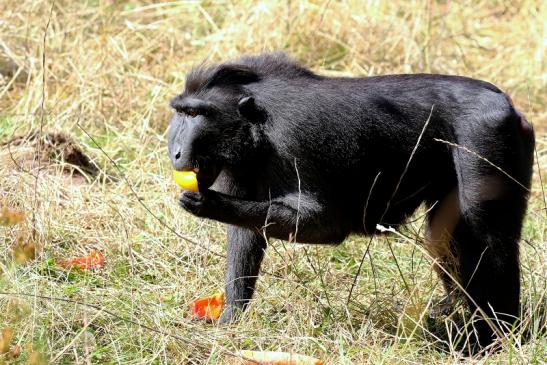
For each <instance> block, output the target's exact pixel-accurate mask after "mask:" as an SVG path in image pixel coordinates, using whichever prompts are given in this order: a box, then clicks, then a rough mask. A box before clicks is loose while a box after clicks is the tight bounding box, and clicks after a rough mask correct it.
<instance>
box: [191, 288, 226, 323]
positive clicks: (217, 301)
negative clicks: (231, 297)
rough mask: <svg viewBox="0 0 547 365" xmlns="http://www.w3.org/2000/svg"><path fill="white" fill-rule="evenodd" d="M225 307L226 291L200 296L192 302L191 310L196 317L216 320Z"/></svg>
mask: <svg viewBox="0 0 547 365" xmlns="http://www.w3.org/2000/svg"><path fill="white" fill-rule="evenodd" d="M223 309H224V293H222V292H218V293H215V294H213V295H211V296H209V297H205V298H199V299H196V300H194V301H193V302H192V305H191V308H190V310H191V311H192V314H193V315H194V316H195V317H196V318H205V319H208V320H213V321H216V320H217V319H218V318H219V317H220V315H221V314H222V310H223Z"/></svg>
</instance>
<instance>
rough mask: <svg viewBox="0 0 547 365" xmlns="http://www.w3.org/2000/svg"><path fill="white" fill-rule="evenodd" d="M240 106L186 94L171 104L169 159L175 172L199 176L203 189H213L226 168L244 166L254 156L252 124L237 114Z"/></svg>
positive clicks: (227, 101) (232, 101)
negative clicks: (187, 172)
mask: <svg viewBox="0 0 547 365" xmlns="http://www.w3.org/2000/svg"><path fill="white" fill-rule="evenodd" d="M246 99H248V98H246ZM240 104H241V103H239V104H238V100H237V99H235V100H234V99H231V98H230V100H227V99H223V100H222V99H218V100H216V101H215V102H211V101H208V100H204V99H201V98H197V97H194V96H187V95H185V94H182V95H179V96H177V97H175V98H174V99H173V100H172V101H171V107H172V108H173V109H174V110H175V113H174V115H173V118H172V119H171V124H170V126H169V135H168V138H169V141H168V148H169V156H170V158H171V162H172V164H173V168H174V169H175V170H179V171H188V170H194V171H196V172H197V179H198V182H199V186H200V188H202V187H203V188H208V187H210V186H211V185H212V184H213V183H214V182H215V180H216V178H217V177H218V175H219V173H220V171H221V170H222V169H223V168H224V167H226V166H238V165H242V164H244V163H245V160H246V159H248V156H250V155H252V152H253V145H254V143H253V138H252V132H251V124H250V123H249V122H248V121H246V120H245V119H244V118H243V117H242V115H241V113H240V111H239V110H238V107H239V106H240Z"/></svg>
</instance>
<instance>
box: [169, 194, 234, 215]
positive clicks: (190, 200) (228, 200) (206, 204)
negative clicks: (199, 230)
mask: <svg viewBox="0 0 547 365" xmlns="http://www.w3.org/2000/svg"><path fill="white" fill-rule="evenodd" d="M233 199H236V198H232V197H229V196H227V195H224V194H221V193H219V192H216V191H214V190H208V189H207V190H204V191H199V192H192V191H185V192H184V193H182V195H181V196H180V199H179V204H180V206H181V207H182V208H184V209H185V210H186V211H188V212H190V213H192V214H193V215H196V216H198V217H202V218H209V219H215V220H222V218H223V215H224V214H226V212H227V211H228V210H229V206H230V205H231V204H232V203H233V202H232V200H233Z"/></svg>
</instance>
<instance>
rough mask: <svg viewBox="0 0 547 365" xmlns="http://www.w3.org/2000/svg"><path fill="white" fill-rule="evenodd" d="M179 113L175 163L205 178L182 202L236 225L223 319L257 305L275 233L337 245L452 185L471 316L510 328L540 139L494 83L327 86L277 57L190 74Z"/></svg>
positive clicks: (173, 135)
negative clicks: (478, 313) (476, 313)
mask: <svg viewBox="0 0 547 365" xmlns="http://www.w3.org/2000/svg"><path fill="white" fill-rule="evenodd" d="M171 105H172V106H173V108H174V109H175V110H176V111H177V113H176V114H175V116H174V117H173V119H172V121H171V126H170V134H169V151H170V156H171V159H172V162H173V166H174V168H175V169H179V170H184V169H193V168H195V167H199V169H200V170H199V173H198V181H199V185H200V192H199V193H191V192H187V193H184V194H183V195H182V196H181V198H180V204H181V205H182V207H183V208H184V209H186V210H187V211H189V212H191V213H193V214H195V215H197V216H200V217H204V218H209V219H215V220H218V221H221V222H224V223H227V224H228V225H229V228H228V268H227V274H226V302H227V309H226V310H225V312H224V314H223V315H222V317H221V322H227V321H230V320H232V319H234V318H235V317H236V312H237V311H236V309H244V308H245V307H246V305H247V303H248V301H249V300H250V298H251V296H252V294H253V290H254V285H255V282H256V277H257V275H258V272H259V266H260V263H261V260H262V257H263V250H264V249H265V248H266V240H265V238H264V237H275V238H280V239H286V240H287V239H293V240H294V239H295V240H296V241H298V242H303V243H340V242H342V241H343V240H344V239H345V238H346V237H347V235H348V234H350V233H364V234H373V233H375V231H376V225H377V224H383V225H385V226H389V225H398V224H402V223H404V221H405V219H406V218H407V217H408V216H410V215H411V214H412V213H413V212H414V211H415V210H416V208H417V207H418V206H419V205H421V204H422V203H426V204H427V205H428V206H433V205H435V204H436V203H437V202H439V201H441V200H442V199H443V198H444V197H445V196H447V195H448V194H449V193H450V192H451V191H454V189H457V190H456V191H457V196H458V198H459V211H457V212H456V214H457V215H458V216H459V222H458V224H457V226H456V228H455V230H454V232H453V240H452V244H451V247H452V251H453V252H452V253H453V254H454V255H456V256H457V258H458V262H457V263H455V264H452V267H448V266H450V264H449V261H448V260H447V261H446V262H445V265H446V266H447V267H446V269H447V270H451V271H456V272H457V273H458V274H459V280H460V284H461V285H462V286H463V287H464V288H466V290H467V292H468V293H469V295H470V296H471V298H472V300H470V301H469V304H470V307H471V308H472V309H473V308H476V306H475V303H476V304H477V305H478V306H480V307H481V309H482V310H483V311H484V312H485V313H486V314H487V315H491V314H492V311H491V309H490V308H493V309H494V311H496V312H501V313H502V314H498V318H501V319H504V320H507V321H509V322H512V321H513V320H514V318H515V317H517V316H518V312H519V290H520V284H519V262H518V241H519V238H520V232H521V225H522V220H523V216H524V213H525V210H526V202H527V196H528V188H529V187H530V179H531V171H532V161H533V147H534V135H533V131H532V129H531V127H530V125H529V124H528V122H527V121H526V119H524V117H523V116H522V115H521V114H520V113H519V112H518V111H517V110H516V109H515V108H514V107H513V105H512V103H511V101H510V99H509V97H508V96H507V95H506V94H504V93H503V92H502V91H500V90H499V89H498V88H496V87H495V86H493V85H492V84H489V83H487V82H484V81H478V80H473V79H470V78H465V77H457V76H443V75H427V74H417V75H391V76H377V77H364V78H342V77H323V76H320V75H316V74H314V73H312V72H311V71H309V70H307V69H306V68H304V67H302V66H300V65H299V64H297V63H295V62H294V61H292V60H290V59H288V58H287V57H286V56H284V55H282V54H266V55H260V56H255V57H244V58H241V59H239V60H237V61H234V62H230V63H224V64H219V65H216V66H211V67H200V68H197V69H195V70H193V71H192V72H190V74H189V75H188V79H187V83H186V89H185V91H184V93H183V94H181V95H179V96H177V97H175V98H174V99H173V101H172V103H171ZM188 111H189V112H188ZM428 117H430V120H429V124H428V126H427V128H426V129H425V131H424V134H423V137H422V139H421V142H420V144H419V146H418V148H417V150H416V152H415V154H414V156H413V158H412V160H411V162H410V164H409V166H408V170H407V171H406V173H405V174H404V176H403V178H402V180H401V182H400V186H399V187H398V189H396V186H397V184H398V182H399V180H400V178H401V176H402V175H403V171H404V169H405V166H406V164H407V162H408V160H409V157H410V155H411V153H412V151H413V149H414V147H415V146H416V143H417V141H418V138H419V136H420V133H421V132H422V129H423V128H424V125H425V123H426V121H427V120H428ZM436 139H437V140H436ZM439 140H445V141H449V142H452V143H456V144H458V145H459V146H463V147H464V148H465V149H464V148H461V147H455V146H453V145H449V144H447V143H444V142H442V141H439ZM466 149H467V150H466ZM469 151H473V153H471V152H469ZM477 155H479V156H481V157H482V158H478V157H477ZM493 165H495V166H497V167H494V166H493ZM498 168H499V169H502V170H503V171H504V172H505V173H502V172H500V170H499V169H498ZM507 175H510V176H511V178H510V177H508V176H507ZM376 177H377V181H376V183H375V184H374V187H373V186H372V185H373V181H374V180H375V178H376ZM513 179H514V180H513ZM515 180H516V181H517V182H515ZM213 183H215V186H214V187H213V188H214V190H213V189H210V187H211V185H212V184H213ZM299 186H300V188H299ZM371 189H372V190H371ZM369 193H370V194H369ZM394 193H395V194H394ZM369 195H370V196H369ZM365 205H366V212H365ZM435 210H436V209H435V208H434V209H432V213H431V214H432V215H433V214H434V213H435ZM297 222H298V225H297ZM295 236H296V238H295ZM441 276H442V277H443V279H444V280H445V281H446V286H447V288H452V287H454V285H452V284H453V283H450V282H449V279H447V278H446V276H445V275H441ZM478 329H479V337H480V343H481V344H483V345H484V344H488V343H490V342H491V341H492V329H491V328H489V326H487V325H486V323H482V322H481V323H480V324H479V327H478Z"/></svg>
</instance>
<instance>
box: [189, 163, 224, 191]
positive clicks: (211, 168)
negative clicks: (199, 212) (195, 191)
mask: <svg viewBox="0 0 547 365" xmlns="http://www.w3.org/2000/svg"><path fill="white" fill-rule="evenodd" d="M192 170H193V171H194V172H195V173H196V176H197V179H198V186H199V189H200V190H201V189H208V188H210V187H211V185H213V184H214V182H215V180H216V179H217V177H218V175H219V174H220V168H219V167H218V166H217V165H216V164H214V163H204V164H201V165H200V167H195V168H193V169H192Z"/></svg>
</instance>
